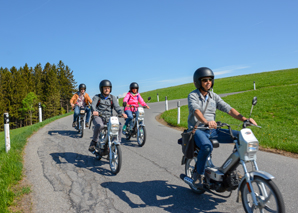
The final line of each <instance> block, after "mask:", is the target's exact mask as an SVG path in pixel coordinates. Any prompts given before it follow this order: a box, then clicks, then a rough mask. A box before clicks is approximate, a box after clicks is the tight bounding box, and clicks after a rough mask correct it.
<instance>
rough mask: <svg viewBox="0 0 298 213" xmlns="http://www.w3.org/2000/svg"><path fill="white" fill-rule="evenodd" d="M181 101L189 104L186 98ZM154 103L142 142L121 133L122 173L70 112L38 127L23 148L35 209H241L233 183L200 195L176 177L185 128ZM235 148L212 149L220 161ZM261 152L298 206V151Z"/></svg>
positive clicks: (289, 201)
mask: <svg viewBox="0 0 298 213" xmlns="http://www.w3.org/2000/svg"><path fill="white" fill-rule="evenodd" d="M180 101H181V104H182V105H183V104H186V100H185V99H183V100H180ZM149 106H150V108H151V109H150V110H145V113H146V117H145V124H146V130H147V141H146V144H145V145H144V146H143V147H138V145H137V142H136V139H135V138H132V139H131V141H129V142H127V141H125V139H124V138H122V144H121V148H122V155H123V158H122V159H123V163H122V168H121V171H120V172H119V173H118V174H117V175H113V174H112V173H111V172H110V167H109V163H108V160H107V159H105V158H103V159H101V160H100V161H98V160H96V159H95V157H94V156H93V155H92V154H91V153H90V152H89V151H88V150H87V149H88V146H89V143H90V141H91V136H92V130H91V129H90V130H89V129H85V135H84V137H83V138H80V137H79V135H78V134H77V132H76V131H75V129H74V128H72V127H71V123H72V116H68V117H65V118H62V119H59V120H57V121H55V122H52V123H50V124H48V125H46V126H45V127H43V128H42V129H40V130H39V131H38V132H36V133H35V134H34V135H33V136H32V137H31V138H30V139H29V141H28V144H27V146H26V148H25V172H26V176H27V179H28V180H29V181H30V182H31V184H32V185H33V186H32V190H33V198H34V212H42V213H44V212H63V213H64V212H127V213H131V212H138V213H139V212H141V213H142V212H244V210H243V208H242V204H241V203H236V191H234V192H233V194H232V196H231V197H230V198H225V199H224V198H221V197H218V196H215V195H213V194H210V193H205V194H203V195H197V194H194V193H193V192H192V191H191V190H190V188H189V187H188V185H187V184H185V183H184V182H183V181H182V180H181V179H180V178H179V175H180V174H181V173H184V166H182V165H181V158H182V152H181V146H180V145H178V144H177V139H178V138H179V137H180V134H181V132H180V131H177V130H174V129H171V128H169V127H166V126H163V125H162V124H160V123H158V122H157V121H156V119H155V117H156V116H157V115H159V114H160V113H161V112H163V111H164V110H165V102H158V103H151V104H149ZM176 107H177V100H175V101H169V109H171V108H176ZM122 123H123V120H122ZM259 140H261V139H260V138H259ZM232 148H233V146H232V145H230V144H227V145H223V144H221V145H220V147H219V148H218V149H214V151H213V162H214V163H215V164H217V165H218V166H219V165H221V164H222V162H223V161H224V160H225V159H226V158H227V157H228V156H229V155H230V153H231V151H232ZM257 157H258V159H257V162H258V166H259V169H260V170H263V171H266V172H269V173H270V174H272V175H273V176H274V177H275V179H274V182H275V183H276V184H277V186H278V187H279V189H280V191H281V193H282V195H283V198H284V201H285V205H286V210H287V212H293V213H294V212H297V209H298V203H297V201H296V200H297V198H298V190H297V186H298V179H297V178H296V177H297V171H298V161H297V159H293V158H289V157H284V156H281V155H277V154H272V153H266V152H262V151H259V152H258V154H257Z"/></svg>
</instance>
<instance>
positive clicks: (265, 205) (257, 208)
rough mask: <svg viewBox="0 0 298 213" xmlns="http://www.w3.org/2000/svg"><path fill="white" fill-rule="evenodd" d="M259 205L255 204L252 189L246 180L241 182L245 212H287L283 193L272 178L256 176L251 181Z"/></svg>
mask: <svg viewBox="0 0 298 213" xmlns="http://www.w3.org/2000/svg"><path fill="white" fill-rule="evenodd" d="M251 184H252V187H253V190H254V194H255V196H256V200H257V203H258V204H257V205H255V204H254V202H253V199H252V196H251V193H250V192H249V191H250V190H251V189H250V187H249V186H248V184H247V182H246V181H245V180H244V181H243V182H242V184H241V187H240V191H241V199H242V205H243V208H244V210H245V212H247V213H250V212H278V213H283V212H285V204H284V201H283V198H282V195H281V193H280V191H279V189H278V188H277V186H276V185H275V183H274V182H273V181H272V180H266V179H264V178H262V177H254V179H253V180H252V181H251Z"/></svg>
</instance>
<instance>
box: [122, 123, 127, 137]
mask: <svg viewBox="0 0 298 213" xmlns="http://www.w3.org/2000/svg"><path fill="white" fill-rule="evenodd" d="M122 134H123V135H125V134H126V125H124V126H123V128H122Z"/></svg>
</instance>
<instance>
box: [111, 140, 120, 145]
mask: <svg viewBox="0 0 298 213" xmlns="http://www.w3.org/2000/svg"><path fill="white" fill-rule="evenodd" d="M112 144H115V145H120V142H118V141H116V140H114V141H112Z"/></svg>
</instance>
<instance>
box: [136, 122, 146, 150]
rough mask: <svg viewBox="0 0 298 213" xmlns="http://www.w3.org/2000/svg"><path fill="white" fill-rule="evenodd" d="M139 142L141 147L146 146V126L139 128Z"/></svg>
mask: <svg viewBox="0 0 298 213" xmlns="http://www.w3.org/2000/svg"><path fill="white" fill-rule="evenodd" d="M137 141H138V145H139V146H140V147H142V146H144V144H145V142H146V128H145V127H144V126H139V129H138V136H137Z"/></svg>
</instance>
